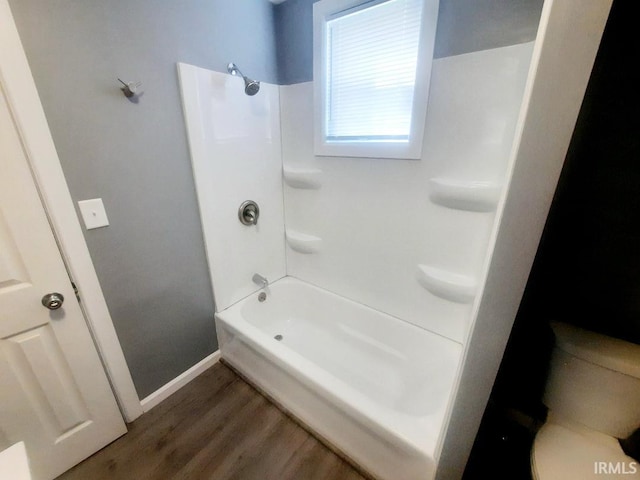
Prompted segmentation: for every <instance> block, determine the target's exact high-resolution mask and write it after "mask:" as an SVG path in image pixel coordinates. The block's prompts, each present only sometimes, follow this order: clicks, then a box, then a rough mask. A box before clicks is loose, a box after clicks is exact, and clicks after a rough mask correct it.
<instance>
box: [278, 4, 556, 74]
mask: <svg viewBox="0 0 640 480" xmlns="http://www.w3.org/2000/svg"><path fill="white" fill-rule="evenodd" d="M317 1H319V0H287V1H286V2H284V3H281V4H279V5H276V7H275V21H276V40H277V45H278V47H277V53H278V72H279V75H278V80H279V82H280V84H281V85H290V84H294V83H301V82H309V81H311V80H312V79H313V4H314V3H315V2H317ZM542 4H543V0H440V7H439V13H438V27H437V32H436V44H435V50H434V57H435V58H440V57H448V56H451V55H459V54H462V53H469V52H474V51H478V50H487V49H490V48H497V47H504V46H507V45H516V44H518V43H524V42H530V41H532V40H534V39H535V37H536V32H537V30H538V22H539V20H540V12H541V11H542Z"/></svg>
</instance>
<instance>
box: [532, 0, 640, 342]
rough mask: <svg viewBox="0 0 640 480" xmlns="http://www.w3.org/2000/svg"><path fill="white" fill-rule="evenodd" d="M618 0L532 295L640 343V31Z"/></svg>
mask: <svg viewBox="0 0 640 480" xmlns="http://www.w3.org/2000/svg"><path fill="white" fill-rule="evenodd" d="M635 13H636V12H635V10H634V8H633V2H624V1H620V0H617V1H616V2H614V5H613V8H612V11H611V14H610V17H609V21H608V23H607V28H606V30H605V33H604V37H603V39H602V43H601V45H600V49H599V52H598V57H597V59H596V62H595V66H594V69H593V72H592V75H591V79H590V82H589V86H588V88H587V92H586V96H585V99H584V102H583V105H582V108H581V111H580V116H579V118H578V122H577V125H576V128H575V132H574V135H573V138H572V142H571V146H570V148H569V152H568V154H567V158H566V161H565V166H564V169H563V173H562V176H561V178H560V182H559V184H558V188H557V190H556V196H555V199H554V203H553V205H552V208H551V211H550V214H549V218H548V220H547V225H546V227H545V233H544V235H543V239H542V242H541V245H540V248H539V250H538V254H537V257H536V261H535V264H534V268H533V270H532V272H531V275H530V279H529V284H528V286H527V291H526V294H525V299H524V301H523V304H522V307H521V312H520V316H522V317H523V321H524V320H525V319H526V318H528V317H533V318H534V320H533V321H546V320H550V319H556V320H562V321H566V322H570V323H574V324H576V325H578V326H582V327H584V328H587V329H591V330H595V331H599V332H602V333H605V334H607V335H611V336H615V337H619V338H622V339H626V340H628V341H631V342H634V343H637V344H640V116H639V114H638V112H640V96H639V95H638V88H639V86H640V70H638V69H637V68H635V67H634V66H633V65H632V62H634V61H635V60H637V59H638V58H640V37H638V35H637V25H636V23H637V22H635V21H634V18H636V17H635Z"/></svg>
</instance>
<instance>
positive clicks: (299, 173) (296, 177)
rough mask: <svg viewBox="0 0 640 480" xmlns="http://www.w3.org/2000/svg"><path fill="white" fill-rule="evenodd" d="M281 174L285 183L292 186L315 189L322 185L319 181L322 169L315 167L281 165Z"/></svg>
mask: <svg viewBox="0 0 640 480" xmlns="http://www.w3.org/2000/svg"><path fill="white" fill-rule="evenodd" d="M282 175H283V177H284V181H285V183H286V184H287V185H289V186H290V187H293V188H303V189H310V190H316V189H318V188H320V187H321V186H322V183H321V182H320V176H321V175H322V170H319V169H317V168H291V167H283V168H282Z"/></svg>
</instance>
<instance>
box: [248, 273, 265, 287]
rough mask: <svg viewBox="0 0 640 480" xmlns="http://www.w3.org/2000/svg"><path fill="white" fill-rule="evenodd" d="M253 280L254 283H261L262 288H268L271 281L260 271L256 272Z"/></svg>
mask: <svg viewBox="0 0 640 480" xmlns="http://www.w3.org/2000/svg"><path fill="white" fill-rule="evenodd" d="M252 280H253V283H255V284H257V285H260V287H262V288H267V285H269V281H268V280H267V279H266V278H265V277H263V276H262V275H260V274H259V273H254V274H253V278H252Z"/></svg>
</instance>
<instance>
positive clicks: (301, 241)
mask: <svg viewBox="0 0 640 480" xmlns="http://www.w3.org/2000/svg"><path fill="white" fill-rule="evenodd" d="M285 238H286V239H287V244H288V245H289V246H290V247H291V249H292V250H294V251H296V252H298V253H318V252H319V251H320V248H321V247H322V239H321V238H320V237H316V236H314V235H309V234H307V233H301V232H296V231H294V230H287V231H286V232H285Z"/></svg>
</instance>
